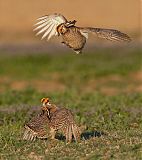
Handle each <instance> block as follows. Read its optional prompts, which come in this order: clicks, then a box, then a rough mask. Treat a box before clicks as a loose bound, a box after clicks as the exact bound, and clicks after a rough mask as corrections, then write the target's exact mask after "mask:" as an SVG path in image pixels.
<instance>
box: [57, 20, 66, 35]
mask: <svg viewBox="0 0 142 160" xmlns="http://www.w3.org/2000/svg"><path fill="white" fill-rule="evenodd" d="M67 31H68V28H67V27H66V25H65V23H62V24H60V25H59V26H58V27H57V32H58V35H61V34H65V33H66V32H67Z"/></svg>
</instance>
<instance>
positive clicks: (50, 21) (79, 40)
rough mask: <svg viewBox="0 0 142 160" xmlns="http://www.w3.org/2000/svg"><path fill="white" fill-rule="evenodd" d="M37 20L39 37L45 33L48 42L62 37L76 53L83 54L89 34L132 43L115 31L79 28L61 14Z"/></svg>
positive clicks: (122, 34)
mask: <svg viewBox="0 0 142 160" xmlns="http://www.w3.org/2000/svg"><path fill="white" fill-rule="evenodd" d="M37 20H38V22H37V23H36V24H35V26H36V28H35V29H34V31H37V30H38V33H37V35H39V34H42V33H43V36H42V39H44V38H45V37H47V40H49V39H50V38H51V37H52V36H60V37H62V39H63V41H62V43H64V44H66V45H67V46H69V47H70V48H72V49H73V50H74V51H75V52H76V53H81V51H82V49H83V47H84V45H85V43H86V39H87V38H88V34H89V33H92V34H95V35H97V36H98V37H100V38H105V39H107V40H111V41H121V42H123V41H126V42H130V41H131V39H130V37H129V36H128V35H127V34H125V33H122V32H120V31H118V30H115V29H104V28H92V27H77V26H75V23H76V21H75V20H74V21H67V19H66V18H65V17H64V16H63V15H61V14H56V13H55V14H51V15H46V16H43V17H41V18H38V19H37Z"/></svg>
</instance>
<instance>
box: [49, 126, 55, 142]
mask: <svg viewBox="0 0 142 160" xmlns="http://www.w3.org/2000/svg"><path fill="white" fill-rule="evenodd" d="M55 134H56V132H55V129H53V128H51V129H50V137H51V139H52V140H54V139H55Z"/></svg>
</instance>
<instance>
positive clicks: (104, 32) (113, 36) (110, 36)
mask: <svg viewBox="0 0 142 160" xmlns="http://www.w3.org/2000/svg"><path fill="white" fill-rule="evenodd" d="M79 29H80V32H81V33H82V34H87V33H95V34H96V35H97V36H98V37H100V38H105V39H107V40H110V41H120V42H121V41H126V42H130V41H131V38H130V37H129V36H128V35H127V34H125V33H122V32H120V31H118V30H115V29H103V28H91V27H86V28H79Z"/></svg>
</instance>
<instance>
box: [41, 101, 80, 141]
mask: <svg viewBox="0 0 142 160" xmlns="http://www.w3.org/2000/svg"><path fill="white" fill-rule="evenodd" d="M41 102H42V104H43V107H42V110H43V111H44V112H45V111H47V113H48V115H49V117H50V122H49V126H50V135H51V139H54V138H55V134H56V132H57V131H61V132H62V133H63V134H64V135H65V137H66V142H69V143H70V142H71V141H72V136H74V139H75V141H79V140H80V130H79V128H78V126H77V125H76V123H75V121H74V116H73V114H72V112H71V111H70V110H68V109H66V108H59V107H57V106H56V105H55V104H51V103H50V102H49V99H48V98H43V99H42V100H41Z"/></svg>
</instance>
